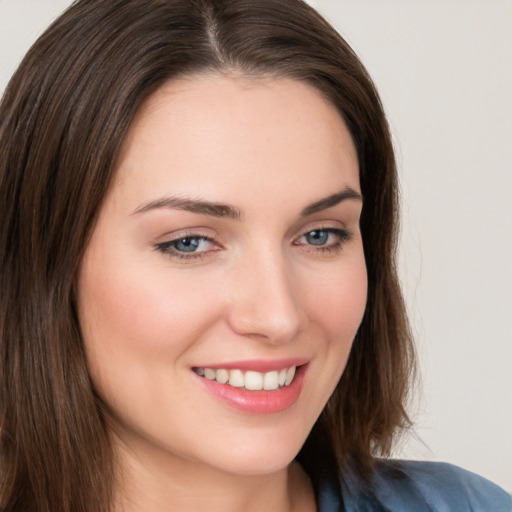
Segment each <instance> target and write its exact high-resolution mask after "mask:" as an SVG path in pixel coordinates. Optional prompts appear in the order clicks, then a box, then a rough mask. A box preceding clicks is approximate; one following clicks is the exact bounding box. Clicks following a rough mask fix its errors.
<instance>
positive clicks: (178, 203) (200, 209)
mask: <svg viewBox="0 0 512 512" xmlns="http://www.w3.org/2000/svg"><path fill="white" fill-rule="evenodd" d="M158 208H169V209H172V210H185V211H188V212H192V213H201V214H203V215H211V216H213V217H227V218H229V219H234V220H239V219H241V218H242V212H241V211H240V210H239V209H238V208H235V207H234V206H231V205H229V204H222V203H212V202H210V201H204V200H202V199H191V198H187V197H176V196H169V197H162V198H160V199H156V200H154V201H150V202H149V203H145V204H142V205H141V206H139V207H138V208H137V209H136V210H135V211H134V212H133V214H139V213H145V212H148V211H150V210H155V209H158Z"/></svg>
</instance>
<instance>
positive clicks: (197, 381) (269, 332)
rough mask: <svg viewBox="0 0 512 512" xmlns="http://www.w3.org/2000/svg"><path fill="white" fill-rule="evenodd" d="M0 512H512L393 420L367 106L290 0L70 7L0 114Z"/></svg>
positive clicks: (389, 249) (347, 65)
mask: <svg viewBox="0 0 512 512" xmlns="http://www.w3.org/2000/svg"><path fill="white" fill-rule="evenodd" d="M0 121H1V128H0V147H1V148H2V154H3V155H4V158H3V159H2V161H1V162H0V170H1V171H0V176H1V178H0V180H1V181H0V188H1V196H2V198H3V200H4V202H5V206H4V211H5V213H4V222H3V223H2V227H1V231H0V233H1V235H0V247H1V258H2V259H1V268H2V273H1V276H2V277H1V289H2V301H1V317H0V318H1V320H0V325H1V326H2V330H1V338H2V359H1V376H2V377H1V379H2V385H1V498H0V500H1V501H0V506H1V508H2V510H3V511H4V512H7V511H20V510H23V511H29V510H38V511H39V510H40V511H55V510H70V511H115V512H117V511H121V510H122V511H131V510H152V511H163V510H198V509H201V510H204V509H208V510H216V509H220V508H222V509H223V510H226V509H227V510H246V511H250V510H273V511H290V510H294V511H311V510H321V511H331V510H347V511H350V510H429V508H428V507H430V509H433V510H438V509H439V510H446V509H447V507H451V508H450V510H479V508H478V507H480V510H496V511H500V510H509V509H510V499H509V498H508V496H507V495H506V494H505V493H504V492H503V491H501V490H500V489H499V488H497V487H496V486H494V485H493V484H491V483H489V482H487V481H485V480H483V479H481V478H480V477H477V476H475V475H472V474H469V473H466V472H464V471H462V470H459V469H457V468H453V467H451V466H446V465H436V464H434V465H432V464H427V463H424V464H421V463H415V464H413V463H404V462H392V461H384V460H382V459H378V458H377V457H379V456H384V457H385V456H387V455H388V454H389V453H390V449H391V447H392V441H393V439H394V438H395V437H396V436H397V435H399V433H400V431H401V430H403V429H404V428H407V427H408V426H409V424H410V422H409V419H408V417H407V414H406V409H405V405H406V400H407V395H408V391H409V386H410V383H411V378H412V376H413V373H414V372H413V359H414V358H413V349H412V345H411V338H410V334H409V329H408V325H407V318H406V314H405V310H404V306H403V301H402V297H401V293H400V289H399V285H398V282H397V278H396V269H395V259H394V258H395V255H394V251H395V245H396V229H397V181H396V171H395V164H394V156H393V150H392V145H391V141H390V136H389V132H388V127H387V123H386V119H385V116H384V113H383V111H382V107H381V104H380V101H379V98H378V96H377V93H376V91H375V89H374V87H373V85H372V82H371V80H370V78H369V77H368V75H367V73H366V71H365V70H364V68H363V66H362V65H361V63H360V62H359V61H358V59H357V57H356V56H355V55H354V54H353V52H352V51H351V49H350V48H349V47H348V46H347V44H346V43H345V42H344V41H343V40H342V39H341V38H340V36H339V35H338V34H336V32H335V31H334V30H333V29H332V28H331V27H330V26H329V25H328V24H327V23H326V22H325V21H324V20H323V19H322V18H320V17H319V15H318V14H317V13H316V12H315V11H314V10H313V9H311V8H310V7H308V6H307V5H305V4H303V3H301V2H299V1H297V0H264V1H258V2H253V1H241V0H238V1H233V0H231V1H220V0H194V1H185V0H166V1H164V0H155V1H151V2H139V1H136V0H132V1H128V2H127V1H125V0H123V1H121V0H109V1H105V0H82V1H78V2H76V3H75V4H74V5H73V6H72V7H71V8H70V9H69V10H68V11H67V12H66V13H64V14H63V15H62V16H61V17H60V18H59V19H58V20H57V21H56V22H55V23H54V24H53V25H52V26H51V27H50V28H49V29H48V30H47V32H46V33H45V34H43V36H42V37H41V38H40V39H39V40H38V42H37V43H36V44H35V45H34V47H33V48H32V49H31V50H30V52H29V53H28V54H27V56H26V58H25V60H24V62H23V63H22V64H21V66H20V68H19V70H18V71H17V73H16V74H15V76H14V77H13V79H12V81H11V82H10V84H9V86H8V88H7V91H6V94H5V97H4V98H3V100H2V106H1V110H0Z"/></svg>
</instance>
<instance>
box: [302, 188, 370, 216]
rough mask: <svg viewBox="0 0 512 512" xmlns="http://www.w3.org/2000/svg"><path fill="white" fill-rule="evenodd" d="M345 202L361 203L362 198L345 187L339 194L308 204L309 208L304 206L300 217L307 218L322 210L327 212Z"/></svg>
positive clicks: (351, 189)
mask: <svg viewBox="0 0 512 512" xmlns="http://www.w3.org/2000/svg"><path fill="white" fill-rule="evenodd" d="M347 200H355V201H362V200H363V197H362V196H361V194H360V193H359V192H356V191H355V190H354V189H353V188H350V187H346V188H344V189H343V190H342V191H341V192H337V193H336V194H332V195H330V196H328V197H326V198H324V199H320V200H319V201H316V202H314V203H313V204H310V205H309V206H306V208H304V209H303V210H302V212H301V217H307V216H308V215H313V214H314V213H317V212H321V211H322V210H327V209H328V208H332V207H333V206H336V205H338V204H340V203H341V202H343V201H347Z"/></svg>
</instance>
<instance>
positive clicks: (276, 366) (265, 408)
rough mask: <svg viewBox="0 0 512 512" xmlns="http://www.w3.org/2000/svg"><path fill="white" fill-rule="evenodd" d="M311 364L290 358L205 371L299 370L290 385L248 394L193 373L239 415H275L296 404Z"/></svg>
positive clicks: (245, 391) (242, 362) (229, 365)
mask: <svg viewBox="0 0 512 512" xmlns="http://www.w3.org/2000/svg"><path fill="white" fill-rule="evenodd" d="M308 362H309V361H308V359H305V358H289V359H280V360H273V361H268V360H267V361H265V360H251V361H233V362H229V363H221V364H213V365H205V366H204V367H203V368H212V369H220V368H224V369H226V370H232V369H239V370H242V371H256V372H262V373H265V372H270V371H274V370H281V369H283V368H289V367H291V366H296V367H297V371H296V373H295V377H294V379H293V381H292V382H291V384H290V385H289V386H284V387H281V388H279V389H276V390H272V391H265V390H261V391H249V390H247V389H245V388H235V387H233V386H230V385H229V384H220V383H219V382H216V381H215V380H209V379H206V378H204V377H200V376H199V375H197V374H196V373H194V376H195V377H196V378H197V379H198V380H199V383H200V384H201V385H202V386H203V387H204V388H205V389H206V390H207V391H208V392H209V393H211V394H212V395H214V396H215V397H216V398H219V399H220V400H222V401H223V402H224V403H226V404H228V405H230V406H231V407H234V408H235V409H237V410H239V411H242V412H246V413H253V414H272V413H277V412H281V411H284V410H286V409H288V408H289V407H291V406H292V405H293V404H294V403H295V402H296V401H297V399H298V398H299V395H300V393H301V391H302V388H303V385H304V378H305V375H306V372H307V368H308Z"/></svg>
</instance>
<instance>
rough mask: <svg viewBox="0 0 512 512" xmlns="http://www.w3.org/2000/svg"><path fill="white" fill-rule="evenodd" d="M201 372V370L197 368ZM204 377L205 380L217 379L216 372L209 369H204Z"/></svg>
mask: <svg viewBox="0 0 512 512" xmlns="http://www.w3.org/2000/svg"><path fill="white" fill-rule="evenodd" d="M199 369H200V370H202V368H199ZM204 376H205V377H206V378H207V379H210V380H215V377H217V372H216V371H215V370H212V369H211V368H204Z"/></svg>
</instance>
